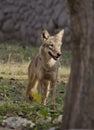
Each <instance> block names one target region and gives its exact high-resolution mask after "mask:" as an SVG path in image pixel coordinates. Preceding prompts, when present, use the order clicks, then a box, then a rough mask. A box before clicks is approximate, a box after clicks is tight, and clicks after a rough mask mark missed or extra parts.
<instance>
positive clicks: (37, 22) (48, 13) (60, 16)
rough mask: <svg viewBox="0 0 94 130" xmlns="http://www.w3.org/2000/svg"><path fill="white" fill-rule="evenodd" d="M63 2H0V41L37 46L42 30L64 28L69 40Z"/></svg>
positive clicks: (26, 0)
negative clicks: (21, 42)
mask: <svg viewBox="0 0 94 130" xmlns="http://www.w3.org/2000/svg"><path fill="white" fill-rule="evenodd" d="M69 25H70V20H69V11H68V8H67V4H66V0H0V40H6V39H11V38H12V39H20V40H22V41H24V42H31V43H32V44H40V34H41V30H42V29H43V28H47V29H48V30H49V31H50V32H52V31H55V30H56V29H58V28H65V41H66V42H69V41H70V35H69V33H70V30H69Z"/></svg>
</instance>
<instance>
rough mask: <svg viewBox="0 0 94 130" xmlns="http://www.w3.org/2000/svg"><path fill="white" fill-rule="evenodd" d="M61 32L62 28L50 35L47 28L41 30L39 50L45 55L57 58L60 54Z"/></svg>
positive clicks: (62, 31)
mask: <svg viewBox="0 0 94 130" xmlns="http://www.w3.org/2000/svg"><path fill="white" fill-rule="evenodd" d="M63 34H64V30H61V31H60V32H59V33H57V34H55V35H54V36H51V35H50V34H49V33H48V31H47V30H43V32H42V36H41V38H42V45H41V51H42V53H43V55H44V56H45V57H49V58H53V59H54V60H57V59H58V58H59V57H60V56H61V46H62V37H63Z"/></svg>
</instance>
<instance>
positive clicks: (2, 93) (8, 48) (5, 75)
mask: <svg viewBox="0 0 94 130" xmlns="http://www.w3.org/2000/svg"><path fill="white" fill-rule="evenodd" d="M37 51H38V47H34V46H31V45H26V46H25V47H23V45H22V44H20V43H19V42H17V41H6V42H3V43H0V123H1V122H2V120H3V118H4V117H9V116H22V117H25V118H27V119H30V120H32V121H33V122H35V123H36V127H35V128H34V130H39V129H41V130H46V129H48V128H49V127H51V126H52V122H49V123H44V120H45V119H46V118H47V117H51V118H52V120H53V119H54V118H56V117H57V116H58V115H60V114H62V110H63V105H64V97H65V93H66V87H67V82H68V78H69V73H70V64H71V52H70V51H68V50H62V60H61V67H60V68H59V73H58V82H57V94H56V111H55V112H54V113H53V114H52V113H51V112H50V109H49V108H50V97H49V98H48V102H47V106H43V105H40V104H37V103H36V102H32V103H31V102H25V101H24V98H25V91H26V86H27V81H28V77H27V68H28V65H29V62H30V60H31V59H32V56H33V55H34V54H35V53H37Z"/></svg>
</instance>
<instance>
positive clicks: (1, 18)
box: [0, 10, 4, 22]
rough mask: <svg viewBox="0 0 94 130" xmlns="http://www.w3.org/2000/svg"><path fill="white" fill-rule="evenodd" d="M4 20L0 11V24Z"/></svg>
mask: <svg viewBox="0 0 94 130" xmlns="http://www.w3.org/2000/svg"><path fill="white" fill-rule="evenodd" d="M3 19H4V14H3V12H2V10H0V22H1V21H2V20H3Z"/></svg>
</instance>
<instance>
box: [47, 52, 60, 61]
mask: <svg viewBox="0 0 94 130" xmlns="http://www.w3.org/2000/svg"><path fill="white" fill-rule="evenodd" d="M48 53H49V55H50V56H51V57H52V58H53V59H54V60H57V59H58V58H59V57H60V56H61V53H57V55H56V56H55V55H53V54H52V53H51V52H50V51H49V52H48Z"/></svg>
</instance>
